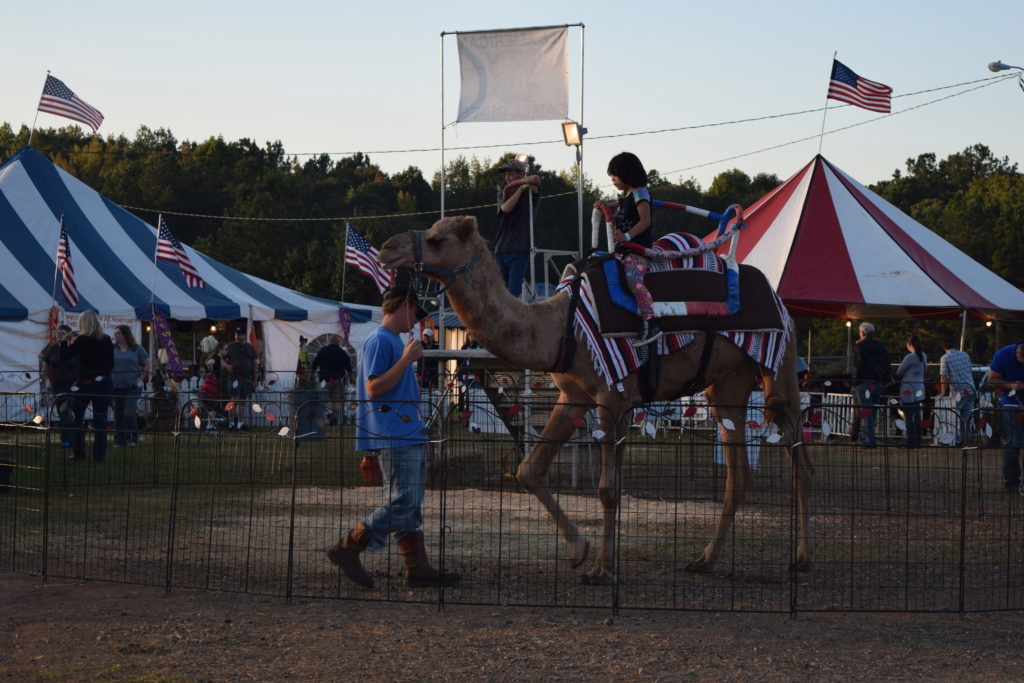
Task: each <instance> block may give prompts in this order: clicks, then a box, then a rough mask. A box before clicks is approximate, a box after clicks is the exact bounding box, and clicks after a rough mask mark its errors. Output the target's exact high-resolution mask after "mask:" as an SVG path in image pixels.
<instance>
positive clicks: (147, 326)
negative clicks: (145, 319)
mask: <svg viewBox="0 0 1024 683" xmlns="http://www.w3.org/2000/svg"><path fill="white" fill-rule="evenodd" d="M146 332H149V324H148V323H147V324H146Z"/></svg>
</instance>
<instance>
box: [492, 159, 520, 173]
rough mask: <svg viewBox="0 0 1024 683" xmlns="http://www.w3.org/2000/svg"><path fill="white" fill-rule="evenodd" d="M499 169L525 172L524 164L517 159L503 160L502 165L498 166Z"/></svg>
mask: <svg viewBox="0 0 1024 683" xmlns="http://www.w3.org/2000/svg"><path fill="white" fill-rule="evenodd" d="M498 170H499V171H515V172H516V173H526V164H524V163H523V162H521V161H519V160H518V159H509V160H508V161H507V162H505V165H504V166H499V167H498Z"/></svg>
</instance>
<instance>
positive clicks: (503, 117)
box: [456, 26, 569, 122]
mask: <svg viewBox="0 0 1024 683" xmlns="http://www.w3.org/2000/svg"><path fill="white" fill-rule="evenodd" d="M567 36H568V29H567V28H566V27H564V26H562V27H560V28H541V29H524V30H519V31H482V32H478V33H460V34H458V45H459V68H460V70H461V73H462V89H461V92H460V93H459V115H458V118H457V119H456V120H457V121H459V122H471V121H550V120H555V119H558V120H565V119H566V118H568V116H569V72H568V68H567V64H568V61H569V60H568V39H567Z"/></svg>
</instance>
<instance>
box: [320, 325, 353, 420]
mask: <svg viewBox="0 0 1024 683" xmlns="http://www.w3.org/2000/svg"><path fill="white" fill-rule="evenodd" d="M312 369H313V370H316V371H317V372H318V378H319V379H320V382H321V383H322V384H323V387H324V390H325V391H326V392H327V403H328V407H329V409H330V410H329V412H328V413H327V421H328V423H330V424H332V425H336V424H338V421H339V420H340V419H341V400H342V398H343V397H344V395H345V378H346V377H348V375H349V373H350V372H352V361H351V360H350V359H349V357H348V354H347V353H345V350H344V349H342V348H341V337H340V336H339V335H336V334H332V335H329V336H328V337H327V345H326V346H324V347H322V348H321V349H320V350H319V351H317V352H316V357H315V358H314V359H313V366H312Z"/></svg>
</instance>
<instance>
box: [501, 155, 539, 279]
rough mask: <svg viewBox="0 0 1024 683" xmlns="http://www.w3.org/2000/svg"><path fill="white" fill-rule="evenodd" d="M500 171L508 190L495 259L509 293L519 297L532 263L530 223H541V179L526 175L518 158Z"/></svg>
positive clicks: (503, 198) (502, 198)
mask: <svg viewBox="0 0 1024 683" xmlns="http://www.w3.org/2000/svg"><path fill="white" fill-rule="evenodd" d="M498 170H499V171H504V173H505V187H504V189H503V190H502V191H501V203H500V204H499V205H498V235H497V237H496V238H495V240H494V260H495V261H497V262H498V269H499V270H500V271H501V279H502V280H503V281H504V282H505V286H506V287H507V288H508V291H509V292H511V293H512V295H513V296H515V297H517V298H518V297H519V296H520V295H521V294H522V292H523V279H524V278H525V277H526V268H527V266H528V265H529V264H530V247H531V244H530V221H531V220H533V221H536V220H537V211H538V209H540V177H539V176H535V175H531V176H528V175H526V164H524V163H523V162H521V161H519V160H517V159H512V160H510V161H509V162H508V163H506V164H505V165H504V166H501V167H500V168H499V169H498ZM531 207H532V209H533V214H532V215H531V213H530V209H531Z"/></svg>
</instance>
